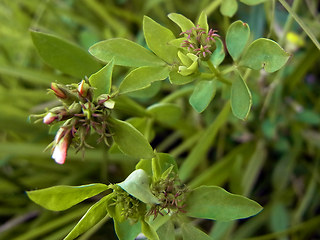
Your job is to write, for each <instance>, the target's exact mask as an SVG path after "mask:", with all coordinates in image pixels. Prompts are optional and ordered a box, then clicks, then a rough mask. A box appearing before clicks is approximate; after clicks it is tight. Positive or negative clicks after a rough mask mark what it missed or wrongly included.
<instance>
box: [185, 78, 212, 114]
mask: <svg viewBox="0 0 320 240" xmlns="http://www.w3.org/2000/svg"><path fill="white" fill-rule="evenodd" d="M215 94H216V83H215V81H201V82H198V83H197V85H196V86H195V88H194V90H193V93H192V95H191V96H190V98H189V103H190V104H191V106H192V107H193V108H194V109H195V110H196V111H197V112H198V113H201V112H202V111H204V110H205V109H206V108H207V107H208V105H209V103H210V102H211V100H212V99H213V98H214V95H215Z"/></svg>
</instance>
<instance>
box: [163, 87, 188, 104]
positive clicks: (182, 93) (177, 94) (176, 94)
mask: <svg viewBox="0 0 320 240" xmlns="http://www.w3.org/2000/svg"><path fill="white" fill-rule="evenodd" d="M193 89H194V86H187V87H184V88H181V89H179V90H177V91H174V92H172V93H171V94H170V95H168V96H167V97H165V98H163V99H162V100H161V103H169V102H172V101H173V100H175V99H177V98H180V97H182V96H185V95H189V94H190V93H192V92H193Z"/></svg>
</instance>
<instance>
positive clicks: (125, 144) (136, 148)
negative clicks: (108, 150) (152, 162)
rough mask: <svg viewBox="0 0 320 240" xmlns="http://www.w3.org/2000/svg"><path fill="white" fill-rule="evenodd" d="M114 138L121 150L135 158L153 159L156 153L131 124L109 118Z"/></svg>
mask: <svg viewBox="0 0 320 240" xmlns="http://www.w3.org/2000/svg"><path fill="white" fill-rule="evenodd" d="M109 123H110V129H111V132H112V134H113V136H112V138H113V140H114V141H115V142H116V144H117V145H118V146H119V148H120V150H121V151H122V152H123V153H125V154H127V155H129V156H132V157H135V158H145V159H151V158H153V157H154V152H153V149H152V147H151V146H150V144H149V142H148V141H147V139H146V138H145V137H144V136H143V135H142V134H141V133H140V132H139V131H138V130H137V129H135V128H134V127H133V126H132V125H131V124H129V123H127V122H124V121H121V120H117V119H113V118H109Z"/></svg>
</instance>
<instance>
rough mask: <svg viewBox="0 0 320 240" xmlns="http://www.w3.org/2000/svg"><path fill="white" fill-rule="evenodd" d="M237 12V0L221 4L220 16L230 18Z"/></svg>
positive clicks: (229, 0) (225, 1) (226, 0)
mask: <svg viewBox="0 0 320 240" xmlns="http://www.w3.org/2000/svg"><path fill="white" fill-rule="evenodd" d="M237 10H238V3H237V0H224V1H222V3H221V7H220V12H221V13H222V15H224V16H227V17H232V16H233V15H234V14H235V13H236V12H237Z"/></svg>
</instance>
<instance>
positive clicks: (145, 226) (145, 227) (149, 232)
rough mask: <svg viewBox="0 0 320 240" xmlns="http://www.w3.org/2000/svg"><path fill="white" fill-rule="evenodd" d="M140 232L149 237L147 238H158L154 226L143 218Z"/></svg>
mask: <svg viewBox="0 0 320 240" xmlns="http://www.w3.org/2000/svg"><path fill="white" fill-rule="evenodd" d="M141 232H142V233H143V234H144V235H145V236H146V237H147V238H148V239H149V240H160V239H159V236H158V234H157V232H156V231H155V230H154V228H153V227H152V226H151V225H150V224H149V223H148V222H146V221H145V220H141Z"/></svg>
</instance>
